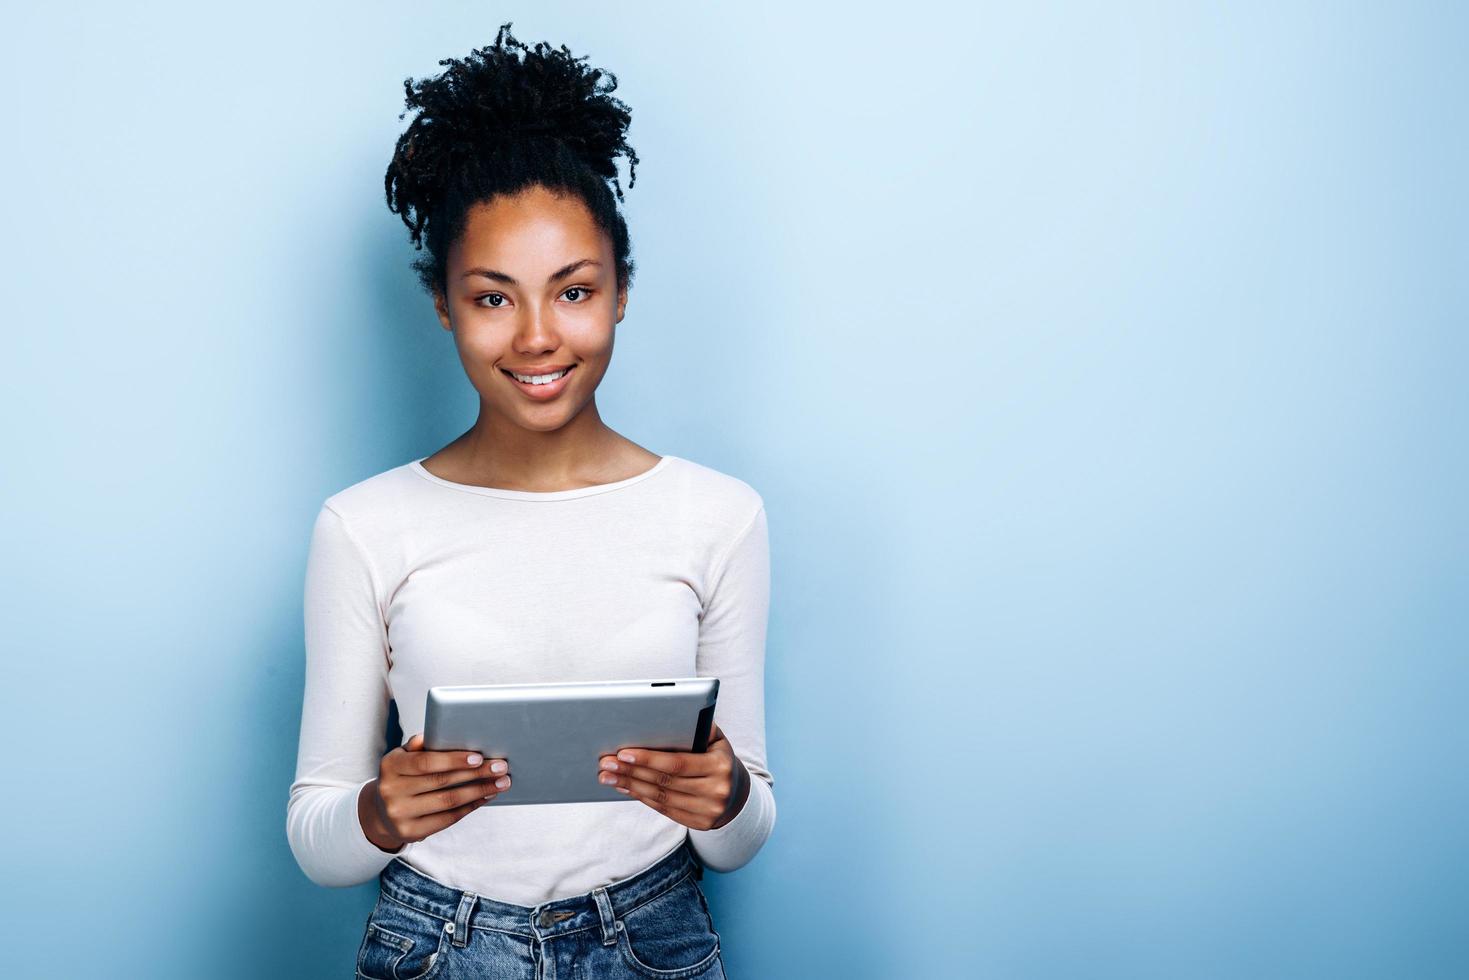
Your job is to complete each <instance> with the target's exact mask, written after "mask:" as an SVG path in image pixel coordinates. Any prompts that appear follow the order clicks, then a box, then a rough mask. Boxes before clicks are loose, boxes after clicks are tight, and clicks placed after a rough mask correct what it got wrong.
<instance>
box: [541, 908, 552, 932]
mask: <svg viewBox="0 0 1469 980" xmlns="http://www.w3.org/2000/svg"><path fill="white" fill-rule="evenodd" d="M539 921H540V925H541V928H542V929H549V928H551V922H552V919H551V910H550V909H543V910H542V911H541V918H540V920H539Z"/></svg>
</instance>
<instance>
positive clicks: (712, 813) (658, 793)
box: [616, 776, 725, 820]
mask: <svg viewBox="0 0 1469 980" xmlns="http://www.w3.org/2000/svg"><path fill="white" fill-rule="evenodd" d="M616 788H617V789H618V790H620V791H623V792H625V793H626V794H627V795H629V796H633V797H636V798H637V799H639V800H642V801H643V802H644V803H646V804H648V805H649V806H651V807H652V808H653V809H655V810H657V811H658V812H659V813H664V812H667V811H669V810H683V811H686V812H687V813H689V814H692V815H694V816H696V817H703V818H705V819H708V820H714V819H716V818H718V816H719V815H720V814H721V813H723V812H724V807H725V804H724V803H721V802H720V801H718V800H716V799H714V798H713V797H712V796H704V795H695V794H693V793H685V792H682V791H680V790H676V789H671V788H669V787H667V786H660V785H658V784H657V783H650V782H647V781H645V780H642V779H633V778H631V777H629V776H618V777H617V786H616Z"/></svg>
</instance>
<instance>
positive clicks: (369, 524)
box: [322, 463, 420, 530]
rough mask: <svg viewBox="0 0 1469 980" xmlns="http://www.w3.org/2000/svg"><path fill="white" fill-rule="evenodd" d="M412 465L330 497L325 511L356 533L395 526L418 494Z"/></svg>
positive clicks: (323, 507)
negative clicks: (414, 495) (409, 502)
mask: <svg viewBox="0 0 1469 980" xmlns="http://www.w3.org/2000/svg"><path fill="white" fill-rule="evenodd" d="M411 465H412V464H410V463H404V464H403V465H401V466H395V467H393V468H392V469H389V470H384V471H383V472H381V473H376V474H374V475H372V476H369V477H367V478H366V479H364V480H359V481H357V482H356V483H353V484H351V485H350V486H347V487H344V488H343V489H341V490H338V491H337V492H336V493H333V494H332V495H331V496H329V497H327V498H326V500H324V501H323V502H322V510H324V511H330V512H332V513H334V514H335V515H336V516H337V517H338V518H340V519H341V520H342V522H343V523H344V524H346V525H347V526H348V527H350V528H353V529H354V530H370V529H376V528H381V527H383V526H384V525H387V524H391V523H393V522H394V521H395V520H396V519H397V518H398V517H399V516H400V515H401V514H403V512H404V510H405V508H406V507H407V503H408V500H409V498H410V497H411V496H412V495H413V493H414V492H415V491H417V490H419V489H420V488H419V486H418V484H419V482H420V481H419V480H418V478H417V477H416V476H415V475H414V473H413V472H412V471H411V470H410V468H409V467H410V466H411Z"/></svg>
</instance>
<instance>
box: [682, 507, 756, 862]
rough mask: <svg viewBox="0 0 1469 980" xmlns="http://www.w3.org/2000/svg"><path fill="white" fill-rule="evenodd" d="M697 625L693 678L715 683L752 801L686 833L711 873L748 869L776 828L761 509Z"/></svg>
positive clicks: (718, 712) (722, 719)
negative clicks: (719, 823)
mask: <svg viewBox="0 0 1469 980" xmlns="http://www.w3.org/2000/svg"><path fill="white" fill-rule="evenodd" d="M712 581H713V585H712V587H711V592H710V595H709V597H708V599H707V600H706V602H705V604H704V611H703V614H702V616H701V618H700V620H699V649H698V658H697V664H698V668H697V672H698V676H700V677H718V678H719V700H718V702H717V704H716V706H715V709H714V721H715V723H716V724H717V725H718V726H719V729H720V731H721V732H723V733H724V736H725V737H726V738H727V739H729V741H730V744H731V745H732V746H733V747H734V751H735V754H736V755H737V756H739V758H740V760H741V761H742V762H743V763H744V764H745V768H746V769H748V770H749V772H750V795H749V798H748V799H746V801H745V805H744V806H743V807H741V808H740V811H739V813H737V814H735V817H734V819H732V820H731V821H730V822H729V823H727V824H725V825H724V826H723V827H719V828H717V829H715V830H694V829H692V828H691V829H690V830H689V837H690V840H691V842H692V844H693V846H694V850H695V851H696V852H698V855H699V857H700V859H701V860H702V861H703V862H704V863H705V864H706V865H707V866H708V867H710V868H712V869H713V870H715V871H734V870H735V869H737V868H739V867H741V866H743V865H744V864H746V863H748V862H749V861H750V859H751V858H753V857H754V856H755V854H756V852H758V851H759V850H760V848H761V847H762V846H763V845H764V844H765V841H766V840H767V839H768V838H769V837H770V832H771V830H772V829H774V827H775V793H774V787H775V777H774V776H772V775H771V773H770V769H769V767H768V765H767V764H766V758H765V635H766V629H767V624H768V621H769V613H770V540H769V530H768V527H767V522H766V516H765V506H764V502H763V501H762V502H761V505H760V507H759V509H758V510H757V511H756V513H755V515H754V517H752V518H751V519H750V522H749V523H748V524H747V525H746V526H745V528H744V530H743V531H741V532H740V534H739V536H738V537H737V539H736V540H735V542H734V544H733V545H731V546H730V550H729V552H728V554H727V556H726V557H725V558H724V559H723V562H722V566H721V567H717V568H716V569H715V572H714V577H713V579H712Z"/></svg>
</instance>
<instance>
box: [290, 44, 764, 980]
mask: <svg viewBox="0 0 1469 980" xmlns="http://www.w3.org/2000/svg"><path fill="white" fill-rule="evenodd" d="M509 28H510V25H509V24H506V25H504V26H503V27H501V28H500V32H499V34H498V35H497V37H496V40H495V43H494V44H493V45H490V46H487V47H484V48H481V49H479V50H478V51H475V52H473V53H471V54H470V56H469V57H468V58H466V59H465V60H463V61H459V60H455V59H450V60H446V61H443V62H440V64H443V65H447V66H448V68H447V69H446V70H445V71H444V72H443V73H442V74H441V75H440V76H438V77H436V78H433V79H428V80H424V81H421V82H418V83H414V82H412V81H409V82H405V88H406V90H407V104H408V107H409V108H410V109H417V110H419V111H418V115H417V116H416V118H415V119H414V120H413V121H412V123H411V124H410V125H409V126H408V128H407V130H406V131H405V132H404V133H403V134H402V136H401V137H400V138H399V140H398V144H397V149H396V153H395V154H394V157H393V160H392V163H391V165H390V166H389V168H388V172H387V181H386V189H387V198H388V207H389V209H390V210H391V211H393V212H394V213H397V214H400V215H401V216H402V218H403V221H404V223H405V224H407V226H408V228H409V230H410V233H411V237H412V240H413V242H414V244H415V246H417V247H420V248H421V247H422V246H423V244H424V242H425V241H426V243H427V249H428V251H427V254H426V255H424V256H423V257H422V258H420V259H418V260H416V261H415V263H414V268H415V269H416V271H417V273H418V275H419V278H420V280H421V282H422V284H423V286H424V287H425V289H426V291H428V292H429V293H430V294H431V295H432V296H433V299H434V307H435V310H436V311H437V314H438V318H439V321H440V323H441V324H442V325H443V327H444V329H446V330H448V331H449V332H450V333H451V334H452V336H453V339H454V344H455V347H456V348H457V350H458V352H459V357H460V359H461V361H462V362H463V365H464V370H465V373H466V375H467V376H468V378H469V381H470V383H471V384H473V385H474V388H475V390H476V391H477V392H478V393H479V399H480V411H479V417H478V419H477V421H476V422H475V424H474V427H473V428H471V429H470V430H469V431H468V432H465V433H464V434H463V435H462V436H460V437H459V438H457V439H455V440H454V441H453V442H451V443H450V444H449V445H447V446H445V447H444V448H442V449H440V450H439V451H438V452H436V453H433V454H432V455H430V456H426V457H422V458H419V459H416V460H413V461H412V462H409V463H407V464H404V465H402V466H399V467H396V468H394V469H391V470H388V471H386V472H383V473H380V474H378V475H376V476H373V477H371V478H369V479H367V480H364V481H362V482H360V483H357V484H355V485H353V486H350V487H348V488H346V489H345V490H342V491H340V492H339V493H337V494H334V495H333V496H331V497H329V498H328V499H327V500H326V501H325V503H324V504H323V506H322V508H321V511H320V513H319V514H318V516H317V519H316V524H315V528H314V530H313V533H312V539H311V548H310V555H309V558H308V560H307V573H306V595H305V626H306V665H307V666H306V692H305V704H304V707H303V711H302V720H301V741H300V751H299V758H298V761H297V770H296V778H295V781H294V782H293V784H292V786H291V792H290V802H289V805H288V811H287V818H286V823H287V831H288V837H289V840H290V844H291V848H292V851H293V853H294V854H295V856H296V859H297V861H298V862H299V863H300V865H301V867H302V869H303V870H304V871H305V872H306V874H307V875H308V876H309V877H310V878H311V879H312V880H313V881H315V882H317V883H318V884H322V885H329V886H345V885H355V884H360V883H362V882H366V881H369V880H371V879H372V878H374V877H377V878H378V879H379V884H380V889H379V897H378V901H377V904H376V906H375V907H374V909H373V912H372V914H371V916H370V918H369V919H368V922H367V927H366V930H365V933H364V936H363V939H362V944H361V947H360V949H359V951H358V962H357V971H358V976H361V977H368V978H373V980H409V978H420V980H422V978H428V977H444V978H448V977H472V976H494V977H526V978H531V977H548V976H557V977H572V976H575V977H580V978H588V980H590V978H597V977H627V976H643V977H664V978H670V977H709V978H719V977H723V976H724V969H723V962H722V960H721V958H720V947H719V935H718V933H717V931H716V930H715V928H714V923H713V921H712V920H711V918H710V916H709V912H708V906H707V905H706V903H705V900H704V894H703V892H702V890H701V888H700V886H699V884H698V880H699V879H700V878H702V870H701V869H702V867H703V866H708V867H711V868H714V869H715V870H718V871H732V870H734V869H736V868H738V867H740V866H742V865H743V864H745V863H746V862H747V861H749V860H750V859H751V858H752V857H753V856H754V854H755V853H756V851H758V850H759V848H760V847H761V845H762V844H763V843H764V841H765V840H766V839H767V838H768V837H769V835H770V832H771V828H772V827H773V825H774V821H775V800H774V796H773V793H772V787H773V785H774V779H773V777H772V776H771V773H770V770H769V768H768V767H767V766H766V762H765V726H764V700H763V683H764V655H765V633H766V622H767V611H768V605H769V550H768V540H767V527H766V517H765V507H764V501H763V499H762V498H761V496H760V495H759V494H758V493H757V492H756V491H755V490H754V489H752V488H751V487H750V486H749V485H748V484H746V483H744V482H743V481H741V480H738V479H736V478H734V477H732V476H727V475H725V474H723V473H720V472H718V471H716V470H713V469H710V468H708V467H705V466H702V465H700V464H697V463H694V462H692V461H690V460H686V459H681V458H678V457H675V456H669V455H663V456H658V455H656V454H654V453H652V452H649V451H648V450H647V449H644V448H643V447H642V446H639V445H637V444H636V443H634V442H632V441H631V440H629V439H627V438H625V437H624V436H622V435H619V434H618V433H616V432H614V431H613V430H612V429H611V428H609V427H608V426H607V425H606V424H605V423H604V422H603V421H602V419H601V417H600V416H599V415H598V412H597V405H596V399H595V392H596V388H597V385H598V383H599V382H600V381H601V380H602V377H603V376H604V375H605V374H606V371H607V368H608V365H609V363H610V361H611V356H612V346H613V336H614V333H615V329H614V328H615V326H616V324H617V323H618V322H620V321H621V320H622V317H623V314H624V311H625V309H626V305H627V292H628V286H629V285H630V283H631V279H632V272H633V262H632V261H631V258H630V254H629V253H630V249H629V244H628V235H627V227H626V224H625V222H624V220H623V218H622V216H621V214H620V213H619V211H618V207H617V203H616V202H615V201H614V200H613V196H612V191H611V190H610V189H609V188H608V186H607V181H608V180H609V179H610V180H611V181H612V184H613V187H615V188H616V194H617V200H618V201H620V200H621V199H622V190H621V188H620V187H619V186H617V180H616V173H617V169H616V165H615V163H614V160H615V157H616V156H617V155H619V154H626V155H627V157H628V159H629V163H630V166H631V165H635V164H636V161H637V157H636V155H635V154H634V153H633V151H632V148H631V147H630V146H628V145H627V143H626V141H625V135H626V128H627V125H628V122H629V119H630V115H629V113H628V110H627V107H626V106H625V105H624V104H623V103H622V102H621V101H620V100H618V99H616V98H613V97H612V96H610V95H609V94H607V93H609V92H611V91H612V90H613V89H614V88H615V87H616V79H615V77H614V76H612V75H610V74H608V73H606V72H603V71H599V70H596V69H589V68H587V67H586V66H585V65H584V64H582V62H583V61H584V60H585V59H582V58H572V57H571V56H570V54H569V52H567V50H566V48H565V47H562V48H561V49H560V50H559V51H558V50H555V49H552V48H551V47H550V46H549V45H546V44H544V43H542V44H537V45H536V46H535V47H534V48H533V49H532V48H529V47H527V46H526V45H523V44H521V43H519V42H517V41H516V40H515V39H514V38H513V37H511V36H510V34H509ZM633 178H635V175H633V174H630V182H629V186H631V179H633ZM691 674H692V675H693V676H715V677H718V678H719V679H720V690H719V701H718V706H717V709H716V715H715V720H714V729H713V734H712V736H711V743H710V746H709V749H708V751H707V752H705V753H699V754H695V753H681V752H663V751H652V750H649V749H646V748H640V747H631V749H630V751H628V752H619V753H618V755H617V757H616V758H614V757H612V756H605V757H603V758H600V759H596V758H589V759H588V760H587V767H588V770H589V771H594V770H600V778H602V779H603V780H604V781H606V782H609V783H610V784H613V785H616V786H617V788H618V789H620V790H621V791H622V792H623V793H624V794H626V795H627V796H628V797H629V799H630V801H635V802H636V804H637V805H633V802H627V803H623V804H606V803H572V804H555V805H538V806H486V805H485V804H486V803H487V802H489V801H491V800H493V799H495V798H496V797H497V796H499V795H500V794H502V793H503V794H513V793H514V792H515V787H514V772H513V771H507V770H508V765H507V763H508V761H509V760H504V759H483V758H481V757H480V756H479V755H477V754H472V753H469V752H432V751H426V750H424V748H423V737H422V734H421V731H422V726H423V712H424V700H425V695H426V692H427V689H428V688H429V687H430V686H433V685H440V684H508V683H522V682H547V681H572V680H618V679H633V678H645V677H660V676H661V677H674V676H691ZM390 700H395V701H396V702H397V705H398V709H399V711H400V712H401V725H402V729H403V730H404V731H408V732H415V733H418V734H414V735H413V736H412V737H411V738H410V739H408V741H407V742H406V743H405V744H403V745H400V746H396V747H394V748H393V749H392V751H390V752H386V753H385V749H386V748H387V746H386V737H385V728H386V721H387V717H388V706H389V701H390ZM506 798H507V800H508V799H509V796H508V795H507V797H506Z"/></svg>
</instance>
